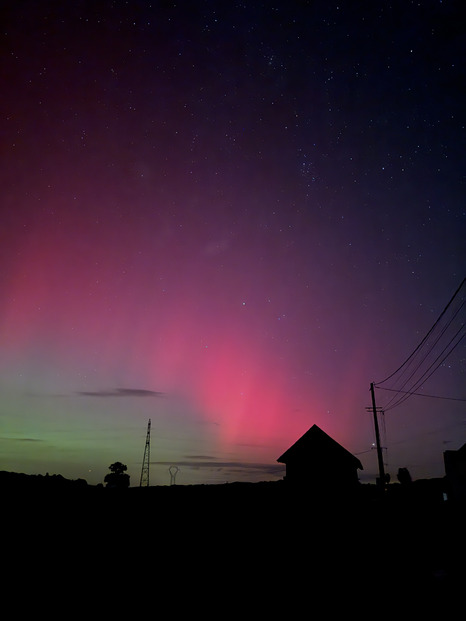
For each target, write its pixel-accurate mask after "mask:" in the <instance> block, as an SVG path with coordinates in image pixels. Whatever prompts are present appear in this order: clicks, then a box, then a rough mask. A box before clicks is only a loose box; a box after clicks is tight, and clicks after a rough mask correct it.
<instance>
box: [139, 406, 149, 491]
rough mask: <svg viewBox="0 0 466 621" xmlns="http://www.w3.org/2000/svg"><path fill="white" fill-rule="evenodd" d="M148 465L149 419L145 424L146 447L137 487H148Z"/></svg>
mask: <svg viewBox="0 0 466 621" xmlns="http://www.w3.org/2000/svg"><path fill="white" fill-rule="evenodd" d="M149 464H150V418H149V422H148V424H147V435H146V445H145V447H144V459H143V460H142V470H141V480H140V481H139V487H149Z"/></svg>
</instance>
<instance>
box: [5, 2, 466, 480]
mask: <svg viewBox="0 0 466 621" xmlns="http://www.w3.org/2000/svg"><path fill="white" fill-rule="evenodd" d="M184 4H185V3H172V2H163V3H152V4H151V3H148V2H137V1H135V2H130V3H128V5H126V4H125V3H122V2H110V1H107V2H101V1H97V2H87V1H81V2H73V3H72V4H70V3H63V4H62V5H60V3H35V2H27V1H26V2H24V1H20V2H17V1H16V2H6V3H4V5H5V6H4V8H3V9H2V11H3V13H2V34H1V38H2V47H1V53H2V58H1V78H0V79H1V92H2V96H1V98H0V99H1V101H0V123H1V136H2V139H1V144H2V166H1V169H0V180H1V188H2V206H1V210H2V224H1V227H0V242H1V243H0V259H1V262H0V265H1V267H2V269H1V270H0V337H1V344H2V345H1V348H0V370H1V375H0V388H1V391H2V400H1V403H0V425H1V428H0V447H1V452H0V454H1V463H0V469H2V470H13V471H20V472H27V473H42V474H44V473H45V472H50V473H59V474H62V475H64V476H67V477H70V478H84V479H86V480H87V481H88V482H89V483H98V482H101V481H102V480H103V478H104V476H105V474H107V472H108V466H109V465H110V464H111V463H113V462H114V461H122V462H123V463H125V464H127V465H128V473H129V474H130V475H131V483H132V485H137V484H138V483H139V476H140V471H141V465H142V457H143V451H144V442H145V435H146V427H147V422H148V419H149V418H150V419H151V421H152V446H151V457H152V461H153V464H152V465H151V483H152V484H154V485H155V484H168V483H169V482H170V475H169V470H168V469H169V466H170V465H178V467H179V472H178V474H177V482H178V483H213V482H224V481H236V480H273V479H276V478H280V477H281V476H282V475H283V469H282V466H281V465H279V464H277V463H276V460H277V458H278V457H279V456H280V455H281V454H282V453H283V452H284V451H285V450H286V449H287V448H288V447H289V446H290V445H291V444H292V443H293V442H295V441H296V440H297V439H298V438H299V437H300V436H301V435H302V434H303V433H305V432H306V431H307V430H308V429H309V428H310V427H311V426H312V425H313V424H317V425H319V426H320V427H321V428H322V429H323V430H324V431H325V432H326V433H328V434H329V435H330V436H332V437H333V438H334V439H335V440H337V441H338V442H340V443H341V444H343V446H345V448H347V449H348V450H350V451H351V452H353V453H354V454H355V455H357V456H358V458H359V459H360V460H361V462H362V464H363V466H364V471H363V472H362V473H361V480H364V481H366V480H367V481H373V480H375V476H376V475H377V460H376V455H375V451H374V450H373V448H372V444H373V442H374V430H373V424H372V418H371V413H370V412H368V411H367V410H366V408H367V407H368V406H370V404H371V402H370V393H369V387H370V383H371V382H376V383H377V382H381V381H382V380H384V379H385V378H386V377H388V376H389V375H390V374H391V373H393V372H394V371H395V370H396V369H397V368H398V367H399V366H400V365H401V364H402V363H403V362H404V360H405V359H406V358H407V357H408V356H409V355H410V354H411V353H412V352H413V351H414V350H415V348H416V347H417V346H418V344H419V343H420V342H421V340H422V339H423V338H424V336H425V335H426V333H427V332H428V331H429V329H430V328H431V327H432V326H433V324H434V322H435V321H436V320H437V318H438V317H439V315H440V314H441V312H442V311H443V309H444V308H445V306H446V304H447V303H448V301H449V300H450V299H451V297H452V295H453V294H454V292H455V291H456V290H457V288H458V287H459V285H460V284H461V282H462V280H463V278H464V277H465V275H466V270H465V254H466V253H465V243H464V240H465V238H466V237H465V233H466V227H465V208H464V187H465V185H464V182H465V178H464V175H465V170H466V166H465V155H464V153H465V149H464V146H465V139H464V138H465V136H464V134H465V112H464V111H465V110H466V105H465V104H466V101H465V94H464V88H463V85H464V79H465V75H464V63H463V58H464V56H465V52H466V50H465V39H464V34H463V32H462V29H461V28H460V24H461V20H460V16H459V15H460V13H459V12H460V3H455V2H453V3H452V2H448V3H439V2H427V3H421V5H419V6H418V3H411V2H395V3H391V4H390V5H387V3H385V2H371V3H356V5H355V4H354V3H336V2H312V3H306V2H296V1H293V0H292V1H287V2H285V1H281V0H280V1H279V2H276V3H273V4H272V5H269V4H268V3H264V4H265V6H262V4H257V3H254V2H243V3H235V2H226V3H223V4H221V6H220V3H217V2H212V1H203V2H202V1H201V2H195V3H189V6H184ZM186 4H188V3H186ZM462 301H464V288H463V289H462V290H461V291H460V292H459V294H458V296H457V298H456V299H455V304H454V305H453V306H452V308H451V309H450V310H449V313H451V315H450V314H448V316H446V317H444V320H445V322H446V321H447V320H449V319H450V318H451V319H452V322H451V324H448V325H447V323H445V324H442V325H441V326H439V327H438V334H439V339H438V341H437V340H435V350H434V349H433V348H434V338H431V339H430V340H429V341H428V342H427V343H426V347H429V348H430V347H432V355H434V354H436V353H438V352H441V351H443V348H444V347H445V346H446V345H447V343H448V342H449V339H450V338H451V337H453V335H454V334H457V336H456V337H455V338H457V339H458V343H457V345H456V346H455V347H454V348H452V351H451V354H450V355H449V356H448V358H447V359H446V360H445V361H442V363H441V364H439V365H438V368H437V365H436V364H434V367H432V368H435V373H433V374H432V375H430V376H429V377H428V379H426V381H425V382H422V383H421V384H420V385H419V386H418V385H416V392H421V393H424V394H425V395H431V397H420V396H417V395H412V396H410V397H409V399H407V400H406V401H405V402H403V403H400V404H399V405H397V406H396V407H393V408H392V409H389V407H390V400H391V399H392V398H393V397H394V395H395V397H396V399H397V398H398V397H399V396H401V395H402V394H404V393H392V392H390V391H388V390H383V388H384V389H387V388H391V389H399V388H400V386H401V385H402V384H400V383H396V382H397V381H399V376H396V377H394V378H391V380H388V381H387V382H386V383H384V384H383V385H382V386H380V387H379V388H378V389H377V390H376V397H377V405H379V406H380V407H384V406H385V405H387V412H386V414H385V416H384V420H383V421H381V423H382V430H383V443H384V446H385V447H386V450H385V452H384V460H385V463H386V466H385V467H386V471H388V472H389V473H390V474H391V476H392V479H395V480H396V473H397V470H398V468H399V467H408V469H409V470H410V472H411V474H412V476H413V478H419V477H425V476H443V474H444V469H443V451H444V450H446V449H447V448H448V449H457V448H460V446H462V444H464V442H465V441H466V426H465V422H466V416H465V414H466V412H465V403H464V401H461V399H465V398H466V394H465V390H464V386H465V369H466V366H465V360H466V349H465V346H466V343H465V340H466V339H464V340H462V341H460V340H459V339H460V338H461V336H462V335H463V334H464V327H463V328H461V326H462V325H463V323H464V318H465V313H464V309H462V308H461V303H462ZM456 310H458V314H457V315H456V316H453V315H454V312H456ZM442 326H445V332H444V333H443V334H442V333H441V329H442ZM458 330H459V332H457V331H458ZM435 335H437V332H436V333H435ZM435 335H433V337H434V336H435ZM455 343H456V341H452V344H455ZM423 351H424V350H423ZM447 351H448V350H447ZM434 359H435V356H434ZM419 360H420V362H419V364H421V359H419ZM422 364H423V365H424V366H423V367H419V372H421V371H422V370H425V369H427V368H428V366H429V360H425V361H423V362H422ZM403 370H404V369H403ZM407 377H409V374H408V376H407ZM420 377H422V373H421V375H420ZM400 381H401V380H400ZM414 382H415V378H414V377H413V378H412V379H410V380H409V381H408V383H407V384H406V385H403V388H402V390H407V391H408V392H409V391H411V390H414V386H415V383H414ZM433 397H444V398H442V399H439V398H433ZM447 398H448V399H447ZM396 399H395V400H394V401H393V402H392V405H393V404H394V403H396Z"/></svg>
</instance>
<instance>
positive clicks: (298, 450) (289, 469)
mask: <svg viewBox="0 0 466 621" xmlns="http://www.w3.org/2000/svg"><path fill="white" fill-rule="evenodd" d="M277 461H278V462H279V463H282V464H285V466H286V475H285V480H286V481H287V483H289V484H290V485H296V486H299V487H308V488H313V489H320V490H329V491H332V490H342V489H345V490H346V489H351V488H352V487H355V486H356V485H357V484H358V483H359V478H358V470H362V469H363V467H362V464H361V462H360V461H359V459H358V458H357V457H355V456H354V455H352V454H351V453H350V452H349V451H347V450H346V449H345V448H344V447H343V446H341V444H338V442H336V441H335V440H334V439H333V438H331V437H330V436H329V435H327V434H326V433H325V432H324V431H322V429H320V427H318V426H317V425H313V426H312V427H311V428H310V429H309V430H308V431H307V432H306V433H305V434H304V435H303V436H301V438H299V440H297V441H296V442H295V443H294V444H293V445H292V446H291V447H290V448H289V449H288V450H287V451H285V452H284V453H283V455H281V456H280V457H279V458H278V459H277Z"/></svg>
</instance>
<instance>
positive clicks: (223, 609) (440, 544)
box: [0, 473, 465, 618]
mask: <svg viewBox="0 0 466 621" xmlns="http://www.w3.org/2000/svg"><path fill="white" fill-rule="evenodd" d="M0 486H1V489H2V497H3V501H4V504H3V507H4V509H3V515H4V516H5V520H4V522H5V523H6V527H5V528H4V533H5V535H6V537H5V538H6V540H7V541H8V543H9V550H10V552H9V554H10V556H9V557H7V558H6V559H4V566H6V567H8V568H10V569H11V571H12V572H13V574H12V575H13V576H17V578H18V580H19V581H21V582H22V583H24V584H25V585H27V590H28V592H29V591H30V590H31V588H32V589H35V588H36V587H39V586H40V592H41V593H42V597H43V592H44V589H45V591H46V592H50V590H52V591H54V592H55V591H60V592H63V590H65V591H67V592H69V593H70V597H71V600H69V601H71V603H69V604H68V606H69V605H71V608H72V609H73V607H74V606H75V605H76V606H79V605H80V603H83V602H84V601H86V600H87V598H91V599H92V597H93V598H94V599H93V602H94V603H93V604H92V606H93V610H94V609H95V607H96V606H101V607H102V610H105V611H106V613H109V612H110V609H111V608H113V609H114V611H116V612H118V611H120V612H121V609H120V606H121V605H123V603H124V602H126V603H127V604H128V605H131V616H134V614H137V612H138V611H139V612H142V613H143V614H147V612H151V614H154V615H155V614H157V612H160V610H161V609H160V606H162V608H163V605H162V604H163V603H164V602H165V604H167V602H168V603H169V605H170V610H171V613H173V614H175V613H178V612H179V613H180V614H181V613H182V612H187V611H189V612H190V613H191V614H193V613H196V614H197V613H198V614H203V616H207V617H209V616H213V615H215V616H216V618H218V617H221V618H223V617H224V616H232V615H233V614H237V615H238V614H241V616H242V617H245V616H259V615H260V616H261V617H262V616H269V615H270V614H274V616H278V615H279V614H280V615H285V614H286V615H287V618H293V617H295V616H298V615H299V616H302V615H303V614H304V613H303V606H305V607H306V610H307V611H308V614H313V611H314V610H315V608H316V607H317V609H320V610H321V612H320V613H319V614H320V616H323V614H325V615H326V616H327V615H331V614H333V613H336V612H338V611H340V612H344V613H345V614H348V613H351V612H355V613H356V612H357V613H358V614H363V613H364V611H367V612H370V613H371V614H375V613H376V609H375V608H374V606H379V607H380V606H381V607H382V611H385V612H387V611H388V609H390V608H393V609H394V611H395V612H396V611H397V609H398V612H400V611H402V612H403V613H405V612H407V610H408V607H409V606H412V607H413V611H415V612H417V613H419V612H420V610H421V609H425V610H427V611H428V612H430V613H432V614H433V613H434V611H435V610H436V607H438V608H437V609H439V610H440V611H441V612H442V614H443V615H444V614H445V613H446V612H447V611H448V609H449V607H450V606H451V607H453V605H454V603H455V602H456V601H457V600H458V599H460V598H461V597H462V590H463V588H464V578H465V571H464V551H465V549H464V543H465V541H464V524H465V522H464V517H465V510H464V506H462V505H461V504H459V503H454V502H451V501H445V500H444V499H443V494H442V490H443V482H442V481H436V480H434V481H431V482H423V483H421V482H419V484H416V483H413V484H412V485H411V486H409V487H406V488H403V487H402V486H400V485H392V486H390V487H389V490H388V491H387V492H386V493H385V494H384V495H383V497H380V496H379V494H377V490H376V488H375V487H374V486H361V487H360V488H359V489H358V491H357V493H356V492H355V493H352V494H347V495H346V496H342V495H334V496H332V495H330V494H329V493H328V492H327V493H324V492H320V493H317V494H312V493H310V491H309V490H307V491H306V490H296V489H290V488H288V487H287V485H286V484H285V482H283V481H282V482H278V483H263V484H261V483H255V484H240V483H238V484H225V485H218V486H217V485H213V486H210V485H206V486H202V485H200V486H171V487H168V486H167V487H151V488H129V489H125V490H118V489H108V488H103V487H93V486H88V485H87V484H86V483H85V482H84V481H66V480H65V479H63V478H61V477H36V478H34V477H26V476H25V475H16V474H12V473H0ZM14 568H16V572H15V570H14ZM26 576H27V577H28V580H26ZM91 596H92V597H91ZM128 600H130V602H129V601H128ZM41 601H42V600H41ZM74 602H76V604H75V603H74ZM322 606H324V609H322ZM400 607H401V608H400ZM95 612H96V613H97V610H95ZM306 614H307V613H306ZM175 616H176V615H175Z"/></svg>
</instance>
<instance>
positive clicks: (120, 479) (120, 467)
mask: <svg viewBox="0 0 466 621" xmlns="http://www.w3.org/2000/svg"><path fill="white" fill-rule="evenodd" d="M109 469H110V471H111V472H110V474H107V475H106V476H105V479H104V482H105V483H106V484H107V487H119V488H125V487H129V474H125V472H126V470H128V467H127V466H125V464H122V463H121V461H116V462H115V463H114V464H112V465H111V466H109Z"/></svg>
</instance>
